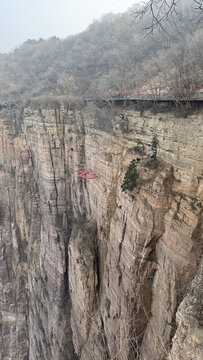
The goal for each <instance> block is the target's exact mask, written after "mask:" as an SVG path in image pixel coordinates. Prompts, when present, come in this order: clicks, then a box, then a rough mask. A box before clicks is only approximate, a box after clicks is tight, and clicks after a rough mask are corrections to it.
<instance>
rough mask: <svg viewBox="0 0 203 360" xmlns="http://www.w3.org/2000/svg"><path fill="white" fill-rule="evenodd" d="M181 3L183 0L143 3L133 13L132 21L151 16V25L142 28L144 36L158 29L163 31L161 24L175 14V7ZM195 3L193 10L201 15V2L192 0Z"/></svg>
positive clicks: (202, 0) (202, 7)
mask: <svg viewBox="0 0 203 360" xmlns="http://www.w3.org/2000/svg"><path fill="white" fill-rule="evenodd" d="M181 2H183V0H148V1H147V2H146V1H145V2H144V6H143V7H142V8H141V9H140V10H138V11H134V12H133V15H134V21H135V20H137V19H138V20H139V21H142V20H143V18H144V17H145V16H146V15H151V24H150V25H148V26H145V27H144V30H147V34H146V36H148V35H150V34H153V31H154V29H155V28H157V27H159V28H161V29H162V30H163V31H165V29H164V27H163V22H164V21H165V20H168V19H169V17H171V16H172V15H173V14H176V15H178V14H177V6H178V5H179V4H180V3H181ZM193 2H194V3H195V6H196V7H195V10H196V11H198V13H201V14H202V13H203V0H193Z"/></svg>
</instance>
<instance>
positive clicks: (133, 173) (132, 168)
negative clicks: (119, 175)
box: [121, 159, 139, 191]
mask: <svg viewBox="0 0 203 360" xmlns="http://www.w3.org/2000/svg"><path fill="white" fill-rule="evenodd" d="M138 177H139V174H138V172H137V169H136V160H135V159H134V160H132V161H131V162H130V165H129V166H128V169H127V171H126V173H125V177H124V181H123V184H122V185H121V189H122V191H126V190H130V191H132V190H133V189H134V188H135V187H136V185H137V183H136V181H137V179H138Z"/></svg>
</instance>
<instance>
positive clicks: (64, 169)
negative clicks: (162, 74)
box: [0, 104, 203, 360]
mask: <svg viewBox="0 0 203 360" xmlns="http://www.w3.org/2000/svg"><path fill="white" fill-rule="evenodd" d="M124 118H127V119H128V120H129V131H128V132H127V133H122V131H121V130H120V127H119V126H120V124H121V122H122V121H123V120H122V119H124ZM154 135H156V136H157V139H158V142H159V144H158V153H157V160H156V161H155V160H152V159H150V155H149V153H150V149H151V144H152V139H153V137H154ZM0 141H1V146H0V227H1V232H0V234H1V238H0V246H1V252H0V254H1V255H0V256H1V261H0V274H1V286H0V289H1V292H0V297H1V318H0V319H1V320H0V321H1V328H0V329H1V330H0V331H1V332H0V343H1V353H0V354H1V358H2V359H7V360H8V359H10V360H14V359H15V360H18V359H19V360H22V359H28V358H29V359H30V360H37V359H46V360H50V359H56V360H57V359H58V360H62V359H74V358H76V356H75V354H74V351H75V353H77V354H78V356H79V358H80V359H82V360H90V359H91V360H93V359H98V360H99V359H101V360H103V359H105V360H106V359H117V360H127V359H129V360H131V359H139V358H141V359H146V360H148V359H153V360H155V359H157V360H159V359H170V360H180V359H183V358H184V359H186V360H191V359H194V360H200V358H201V353H202V346H203V344H202V336H203V332H202V321H203V319H202V313H201V311H202V307H201V306H202V303H201V301H202V296H203V295H202V280H203V279H202V276H203V274H202V270H201V266H200V264H201V257H202V245H203V239H202V226H203V225H202V202H203V170H202V169H203V151H202V150H203V149H202V148H203V126H202V113H201V112H200V111H199V112H198V113H195V114H193V115H190V116H189V117H188V118H182V117H176V116H175V115H174V114H173V112H166V113H164V112H162V113H158V114H152V113H151V112H150V111H146V112H145V113H144V114H143V115H142V116H140V113H139V112H138V111H137V110H136V109H135V108H133V107H132V108H130V107H129V108H128V107H127V108H125V109H122V108H119V107H116V108H112V107H108V106H107V105H104V104H103V105H102V106H96V105H94V104H88V105H86V106H81V108H77V109H74V108H72V109H71V108H67V107H65V106H64V105H63V104H61V105H60V106H57V107H55V106H50V107H49V106H45V105H41V106H36V108H34V107H27V108H24V109H21V110H18V109H12V110H10V111H8V110H7V111H6V110H2V113H1V119H0ZM143 148H144V149H143ZM134 158H135V159H136V158H139V160H138V163H137V171H138V173H139V178H138V181H137V187H136V188H135V189H134V190H133V191H132V192H129V191H127V192H126V193H123V192H122V191H121V184H122V182H123V177H124V174H125V172H126V170H127V167H128V165H129V163H130V161H131V160H132V159H134ZM83 166H84V167H87V168H91V169H93V170H94V172H95V173H96V174H97V176H98V177H97V178H95V179H93V180H85V179H81V178H78V177H77V174H76V173H75V172H74V169H77V168H79V167H83ZM72 341H73V342H72ZM73 345H74V347H73ZM74 349H75V350H74Z"/></svg>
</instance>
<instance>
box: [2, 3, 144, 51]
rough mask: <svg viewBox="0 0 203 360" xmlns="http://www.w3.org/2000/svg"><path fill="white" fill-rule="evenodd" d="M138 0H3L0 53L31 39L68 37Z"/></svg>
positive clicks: (119, 11)
mask: <svg viewBox="0 0 203 360" xmlns="http://www.w3.org/2000/svg"><path fill="white" fill-rule="evenodd" d="M136 2H139V0H102V1H100V0H86V1H84V0H34V1H33V0H18V1H16V0H0V53H7V52H10V51H13V50H14V49H15V48H16V47H19V46H20V45H21V44H22V43H23V42H24V41H26V40H28V39H35V40H38V39H39V38H43V39H47V38H50V37H52V36H54V35H55V36H57V37H60V38H66V37H67V36H69V35H74V34H77V33H80V32H82V31H84V30H85V29H86V28H87V26H88V25H89V24H91V23H92V21H93V20H96V19H98V18H100V17H101V16H102V15H104V14H106V13H114V14H115V13H122V12H124V11H125V10H127V8H128V7H130V6H132V4H134V3H136Z"/></svg>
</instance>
